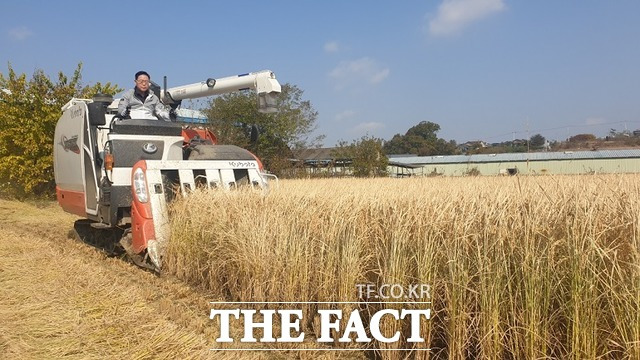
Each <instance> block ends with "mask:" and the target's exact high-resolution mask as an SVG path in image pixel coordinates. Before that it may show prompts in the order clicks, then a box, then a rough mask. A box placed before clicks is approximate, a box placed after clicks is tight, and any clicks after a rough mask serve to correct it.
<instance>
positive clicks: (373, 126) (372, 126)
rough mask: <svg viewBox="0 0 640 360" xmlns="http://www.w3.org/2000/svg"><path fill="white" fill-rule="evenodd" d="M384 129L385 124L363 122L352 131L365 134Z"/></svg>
mask: <svg viewBox="0 0 640 360" xmlns="http://www.w3.org/2000/svg"><path fill="white" fill-rule="evenodd" d="M383 127H384V124H383V123H379V122H363V123H360V124H358V125H356V126H355V127H354V128H353V129H352V130H353V132H355V133H363V132H369V131H374V130H378V129H381V128H383Z"/></svg>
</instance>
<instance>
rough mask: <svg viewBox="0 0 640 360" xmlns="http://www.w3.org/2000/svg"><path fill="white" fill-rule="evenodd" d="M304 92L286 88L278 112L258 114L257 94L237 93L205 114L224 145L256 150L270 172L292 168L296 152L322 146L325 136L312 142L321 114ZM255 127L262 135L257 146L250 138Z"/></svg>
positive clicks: (219, 100) (214, 102) (217, 101)
mask: <svg viewBox="0 0 640 360" xmlns="http://www.w3.org/2000/svg"><path fill="white" fill-rule="evenodd" d="M302 95H303V90H301V89H300V88H298V87H297V86H295V85H291V84H283V85H282V92H281V93H280V94H279V95H278V100H277V108H278V111H277V112H276V113H272V114H263V113H260V112H258V107H257V105H256V102H257V100H256V94H255V92H254V91H244V92H235V93H230V94H225V95H222V96H219V97H216V98H214V99H213V100H212V101H211V102H210V103H209V107H208V108H206V109H205V110H204V112H205V114H206V115H207V117H208V118H209V123H210V126H211V127H212V130H213V131H214V133H215V134H216V136H217V137H218V140H219V142H220V143H221V144H234V145H237V146H240V147H244V148H248V149H250V150H252V151H253V152H254V153H255V154H256V155H257V156H258V157H260V158H261V159H262V160H263V162H264V163H265V166H266V167H267V169H269V170H270V171H273V172H275V173H279V171H280V170H281V169H283V168H285V167H288V166H289V159H290V158H292V156H293V154H292V149H298V148H305V147H313V146H318V145H319V144H320V142H321V141H322V139H323V136H319V137H316V138H310V136H311V134H312V132H313V131H314V130H315V129H316V119H317V117H318V112H317V111H316V110H315V109H314V108H313V106H312V105H311V102H310V101H309V100H303V98H302ZM252 125H256V126H257V128H258V130H259V132H260V139H259V141H258V142H257V144H251V143H250V140H249V137H250V132H251V127H252Z"/></svg>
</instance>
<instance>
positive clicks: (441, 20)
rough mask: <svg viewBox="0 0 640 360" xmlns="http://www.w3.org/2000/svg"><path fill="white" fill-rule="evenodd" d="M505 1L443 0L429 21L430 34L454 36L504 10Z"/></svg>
mask: <svg viewBox="0 0 640 360" xmlns="http://www.w3.org/2000/svg"><path fill="white" fill-rule="evenodd" d="M504 8H505V5H504V0H443V2H442V3H441V4H440V6H439V7H438V13H437V14H436V16H435V17H434V18H433V19H431V21H429V34H431V35H433V36H446V35H452V34H455V33H458V32H460V31H462V30H463V29H464V28H465V27H467V26H468V25H470V24H471V23H473V22H475V21H478V20H480V19H482V18H484V17H487V16H489V15H491V14H493V13H496V12H500V11H502V10H504Z"/></svg>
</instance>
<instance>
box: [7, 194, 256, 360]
mask: <svg viewBox="0 0 640 360" xmlns="http://www.w3.org/2000/svg"><path fill="white" fill-rule="evenodd" d="M74 220H75V217H73V216H71V215H68V214H65V213H63V212H62V211H60V210H59V209H58V208H57V207H56V206H55V205H54V204H51V203H45V204H40V207H38V206H35V205H34V204H22V203H17V202H9V201H1V200H0V229H2V235H1V236H0V358H15V359H25V358H34V359H44V358H47V359H51V358H72V359H73V358H77V359H91V358H100V359H103V358H129V359H146V358H154V359H163V358H164V359H177V358H179V359H193V358H221V357H227V358H236V357H235V356H231V355H232V354H227V355H225V354H221V353H213V352H211V351H210V350H209V348H211V347H212V345H213V339H214V337H213V335H212V334H211V333H210V332H211V330H212V328H213V326H212V324H211V323H210V320H209V319H208V309H209V306H208V301H211V297H209V298H207V295H206V294H202V293H198V292H197V291H194V290H193V289H191V288H189V287H187V286H185V285H183V284H181V283H180V282H178V281H175V280H173V279H170V278H161V277H158V276H156V275H154V274H151V273H149V272H146V271H143V270H141V269H139V268H137V267H135V266H133V265H131V264H129V263H127V262H126V261H123V260H122V259H117V258H108V257H106V256H105V255H104V254H103V253H102V252H100V251H98V250H96V249H94V248H91V247H90V246H87V245H86V244H82V243H80V242H78V241H77V240H75V239H74V238H73V237H72V236H71V234H70V233H69V231H70V229H71V228H72V226H73V221H74ZM223 355H224V356H223ZM236 355H237V354H236ZM255 356H257V354H254V355H253V357H255ZM249 357H252V356H251V355H250V356H249Z"/></svg>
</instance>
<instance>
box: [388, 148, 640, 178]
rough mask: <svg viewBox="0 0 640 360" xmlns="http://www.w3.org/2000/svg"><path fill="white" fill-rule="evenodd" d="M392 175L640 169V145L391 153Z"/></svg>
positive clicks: (567, 172)
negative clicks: (473, 152)
mask: <svg viewBox="0 0 640 360" xmlns="http://www.w3.org/2000/svg"><path fill="white" fill-rule="evenodd" d="M388 171H389V175H391V176H396V177H404V176H436V175H444V176H465V175H509V174H510V175H515V174H532V175H537V174H600V173H640V149H630V150H597V151H565V152H538V153H507V154H478V155H447V156H406V155H398V156H394V155H391V156H389V168H388Z"/></svg>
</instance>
